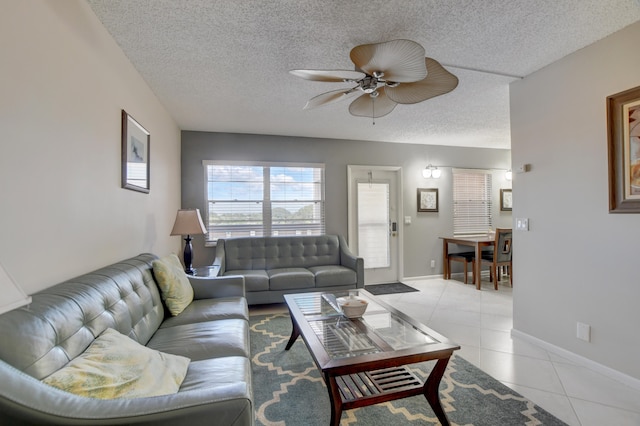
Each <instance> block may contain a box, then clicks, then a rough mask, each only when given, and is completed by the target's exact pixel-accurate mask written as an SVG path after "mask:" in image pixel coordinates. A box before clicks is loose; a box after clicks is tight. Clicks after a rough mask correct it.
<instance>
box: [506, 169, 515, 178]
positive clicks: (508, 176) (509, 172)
mask: <svg viewBox="0 0 640 426" xmlns="http://www.w3.org/2000/svg"><path fill="white" fill-rule="evenodd" d="M504 178H505V179H506V180H511V179H513V172H511V169H509V170H507V171H506V172H505V173H504Z"/></svg>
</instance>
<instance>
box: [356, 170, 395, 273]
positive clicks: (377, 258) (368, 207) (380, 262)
mask: <svg viewBox="0 0 640 426" xmlns="http://www.w3.org/2000/svg"><path fill="white" fill-rule="evenodd" d="M357 188H358V194H357V196H358V255H359V256H361V257H362V258H364V266H365V268H367V269H371V268H388V267H389V266H390V265H391V253H390V246H389V184H388V183H369V182H364V183H358V185H357Z"/></svg>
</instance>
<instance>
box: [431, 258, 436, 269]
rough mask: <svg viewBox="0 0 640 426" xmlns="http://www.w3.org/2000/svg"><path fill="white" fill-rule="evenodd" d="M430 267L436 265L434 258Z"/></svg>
mask: <svg viewBox="0 0 640 426" xmlns="http://www.w3.org/2000/svg"><path fill="white" fill-rule="evenodd" d="M431 267H432V268H435V267H436V261H435V260H433V259H432V260H431Z"/></svg>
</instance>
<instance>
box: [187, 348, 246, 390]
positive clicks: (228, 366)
mask: <svg viewBox="0 0 640 426" xmlns="http://www.w3.org/2000/svg"><path fill="white" fill-rule="evenodd" d="M238 383H245V385H244V386H243V387H244V391H247V390H250V389H249V388H250V387H251V361H250V360H249V358H245V357H241V356H226V357H221V358H213V359H203V360H200V361H193V362H191V364H190V365H189V370H188V371H187V375H186V377H185V378H184V380H183V382H182V386H180V392H188V391H197V390H200V389H203V388H210V387H212V386H213V387H230V385H234V384H238Z"/></svg>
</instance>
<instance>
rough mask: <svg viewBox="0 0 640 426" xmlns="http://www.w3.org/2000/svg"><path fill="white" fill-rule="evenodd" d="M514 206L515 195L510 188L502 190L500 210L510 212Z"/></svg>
mask: <svg viewBox="0 0 640 426" xmlns="http://www.w3.org/2000/svg"><path fill="white" fill-rule="evenodd" d="M512 207H513V196H512V194H511V190H510V189H501V190H500V211H503V212H510V211H511V208H512Z"/></svg>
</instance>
